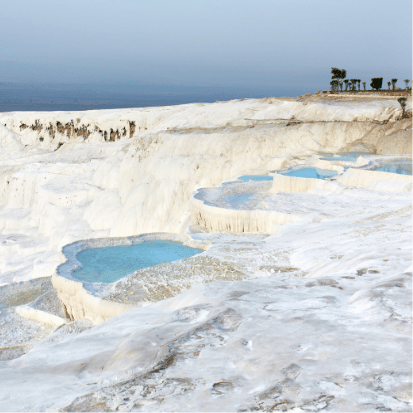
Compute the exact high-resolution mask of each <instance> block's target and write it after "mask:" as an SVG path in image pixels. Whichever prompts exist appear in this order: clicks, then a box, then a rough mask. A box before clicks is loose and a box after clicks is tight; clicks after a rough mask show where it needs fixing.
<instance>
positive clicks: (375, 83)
mask: <svg viewBox="0 0 413 413" xmlns="http://www.w3.org/2000/svg"><path fill="white" fill-rule="evenodd" d="M346 77H347V71H346V70H345V69H338V68H337V67H332V68H331V79H332V80H331V82H330V86H331V90H332V91H333V92H338V91H339V90H340V91H341V92H342V91H343V87H345V91H355V90H356V87H357V88H358V90H360V83H362V85H363V89H364V90H366V82H361V79H346ZM397 81H398V79H392V80H391V82H387V86H388V88H389V90H390V86H392V88H393V90H396V83H397ZM404 82H405V83H406V90H407V89H408V88H409V83H410V80H409V79H404ZM370 86H371V88H372V89H374V90H380V89H381V88H382V86H383V78H382V77H373V78H372V79H371V83H370Z"/></svg>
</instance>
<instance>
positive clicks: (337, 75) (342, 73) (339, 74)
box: [330, 67, 347, 90]
mask: <svg viewBox="0 0 413 413" xmlns="http://www.w3.org/2000/svg"><path fill="white" fill-rule="evenodd" d="M331 75H332V76H331V79H332V80H333V81H334V80H337V87H336V89H337V90H338V86H339V84H340V80H341V79H345V77H346V76H347V71H346V69H338V68H337V67H332V68H331ZM330 85H331V87H332V88H333V85H332V83H331V82H330Z"/></svg>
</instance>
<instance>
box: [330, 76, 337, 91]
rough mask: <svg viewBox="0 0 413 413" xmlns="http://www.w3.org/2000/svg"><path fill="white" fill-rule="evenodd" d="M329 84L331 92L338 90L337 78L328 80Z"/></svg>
mask: <svg viewBox="0 0 413 413" xmlns="http://www.w3.org/2000/svg"><path fill="white" fill-rule="evenodd" d="M330 85H331V90H332V91H333V92H336V91H337V90H338V80H337V79H334V80H332V81H331V82H330Z"/></svg>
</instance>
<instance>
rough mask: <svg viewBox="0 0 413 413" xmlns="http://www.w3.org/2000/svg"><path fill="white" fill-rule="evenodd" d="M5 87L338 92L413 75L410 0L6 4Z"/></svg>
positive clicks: (2, 31) (1, 71) (0, 69)
mask: <svg viewBox="0 0 413 413" xmlns="http://www.w3.org/2000/svg"><path fill="white" fill-rule="evenodd" d="M0 6H1V7H0V10H1V13H0V46H1V47H0V82H24V83H53V82H54V83H64V84H106V85H176V86H209V87H212V86H226V87H248V88H265V87H281V86H282V87H298V88H300V87H305V88H314V90H315V91H316V90H322V89H328V88H329V82H330V80H331V73H330V71H331V67H333V66H334V67H338V68H344V69H346V70H347V76H348V77H349V78H358V79H361V80H362V81H364V80H366V81H368V83H367V84H369V83H370V79H371V78H372V77H383V78H384V84H386V82H387V81H388V80H390V79H391V78H398V79H399V83H398V86H404V82H403V79H406V78H408V79H411V78H412V2H411V0H346V1H345V2H342V1H338V0H282V1H281V0H254V1H251V0H248V1H245V0H70V1H69V0H37V1H33V0H13V1H5V0H0Z"/></svg>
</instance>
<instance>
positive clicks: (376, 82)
mask: <svg viewBox="0 0 413 413" xmlns="http://www.w3.org/2000/svg"><path fill="white" fill-rule="evenodd" d="M370 86H371V87H372V89H375V90H380V89H381V87H382V86H383V78H382V77H373V78H372V79H371V83H370Z"/></svg>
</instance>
